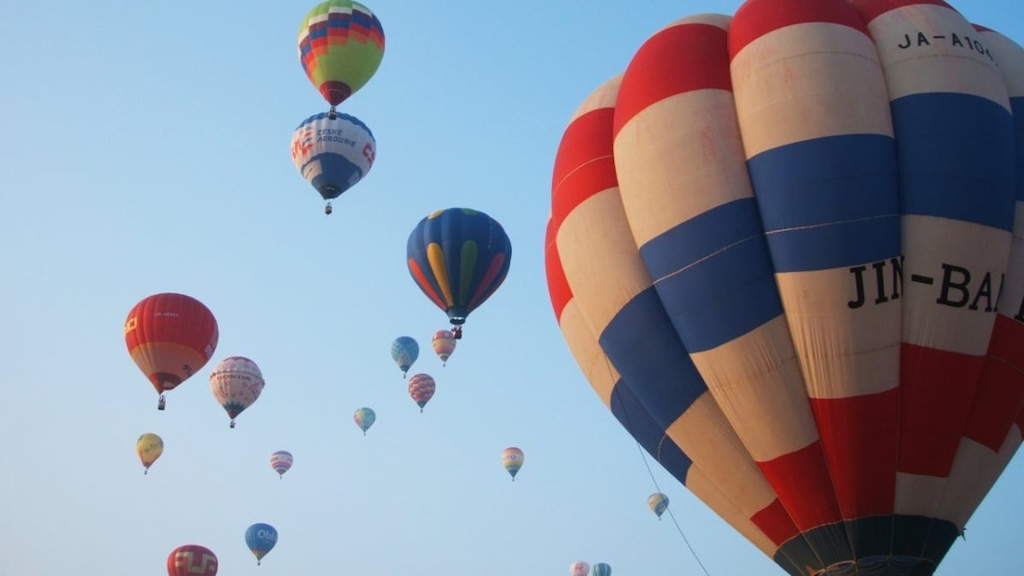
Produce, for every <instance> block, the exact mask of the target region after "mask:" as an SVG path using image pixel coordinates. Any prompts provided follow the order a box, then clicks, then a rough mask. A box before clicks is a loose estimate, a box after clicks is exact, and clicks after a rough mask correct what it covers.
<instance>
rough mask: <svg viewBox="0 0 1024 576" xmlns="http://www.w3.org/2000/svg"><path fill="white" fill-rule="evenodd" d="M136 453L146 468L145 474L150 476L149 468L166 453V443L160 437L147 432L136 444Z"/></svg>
mask: <svg viewBox="0 0 1024 576" xmlns="http://www.w3.org/2000/svg"><path fill="white" fill-rule="evenodd" d="M135 453H136V454H138V455H139V460H141V461H142V466H143V468H144V470H143V472H142V473H143V474H149V467H150V466H152V465H153V462H156V460H157V458H159V457H160V455H161V454H163V453H164V441H163V438H160V436H158V435H156V434H153V433H151V432H146V433H145V434H143V435H142V436H139V439H138V440H137V441H136V442H135Z"/></svg>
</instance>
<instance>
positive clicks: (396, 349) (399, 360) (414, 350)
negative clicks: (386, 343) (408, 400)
mask: <svg viewBox="0 0 1024 576" xmlns="http://www.w3.org/2000/svg"><path fill="white" fill-rule="evenodd" d="M419 357H420V345H419V343H417V342H416V339H415V338H413V337H411V336H399V337H398V338H395V341H394V342H392V343H391V359H392V360H394V361H395V364H398V369H399V370H401V371H402V377H403V378H404V377H405V375H406V373H407V372H408V371H409V368H411V367H412V365H413V364H414V363H415V362H416V359H417V358H419Z"/></svg>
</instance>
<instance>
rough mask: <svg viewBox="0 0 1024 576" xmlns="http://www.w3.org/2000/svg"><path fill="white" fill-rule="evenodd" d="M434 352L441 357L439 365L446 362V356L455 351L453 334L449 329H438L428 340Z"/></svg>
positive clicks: (443, 364)
mask: <svg viewBox="0 0 1024 576" xmlns="http://www.w3.org/2000/svg"><path fill="white" fill-rule="evenodd" d="M430 344H431V346H433V347H434V354H437V357H438V358H440V359H441V366H445V365H447V364H448V357H449V356H451V355H452V352H454V351H455V334H454V333H453V332H452V331H451V330H438V331H437V332H434V337H433V338H431V340H430Z"/></svg>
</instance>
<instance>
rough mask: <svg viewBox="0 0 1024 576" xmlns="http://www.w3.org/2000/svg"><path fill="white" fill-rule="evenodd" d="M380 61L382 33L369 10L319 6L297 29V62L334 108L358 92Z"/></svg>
mask: <svg viewBox="0 0 1024 576" xmlns="http://www.w3.org/2000/svg"><path fill="white" fill-rule="evenodd" d="M383 59H384V29H383V28H382V27H381V25H380V20H378V19H377V16H376V15H375V14H374V13H373V12H371V11H370V9H369V8H367V7H366V6H364V5H363V4H361V3H359V2H351V1H350V0H329V1H327V2H321V3H320V4H317V5H316V6H315V7H313V9H312V10H310V11H309V13H308V14H306V17H305V18H304V19H303V20H302V24H301V25H300V26H299V62H300V63H301V64H302V70H303V71H304V72H305V73H306V76H307V77H308V78H309V81H310V82H312V83H313V86H314V87H315V88H316V89H317V90H318V91H319V92H320V95H321V96H323V97H324V100H326V101H327V103H328V104H330V105H331V112H330V113H331V115H332V116H333V114H334V113H335V112H334V109H335V106H337V105H338V104H341V103H342V102H344V101H345V100H346V99H348V97H349V96H351V95H352V94H353V93H355V92H356V91H357V90H359V89H360V88H362V87H363V86H364V85H365V84H366V83H367V82H369V80H370V78H372V77H373V75H374V74H375V73H376V72H377V68H379V67H380V63H381V60H383Z"/></svg>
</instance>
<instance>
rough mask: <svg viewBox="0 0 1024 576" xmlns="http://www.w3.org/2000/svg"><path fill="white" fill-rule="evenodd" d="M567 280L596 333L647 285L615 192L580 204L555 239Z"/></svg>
mask: <svg viewBox="0 0 1024 576" xmlns="http://www.w3.org/2000/svg"><path fill="white" fill-rule="evenodd" d="M556 242H557V246H558V254H559V256H560V257H561V259H562V268H563V269H564V270H565V277H566V279H567V280H568V282H569V287H570V288H571V289H572V293H573V296H574V298H575V299H576V300H577V301H578V302H579V306H580V308H581V309H582V310H585V316H586V318H587V322H588V323H589V324H590V327H591V328H592V329H593V331H594V333H595V334H602V333H603V332H604V330H605V328H606V327H607V326H608V324H609V323H610V322H611V321H612V319H613V318H614V317H615V315H616V314H618V313H619V311H620V310H622V308H623V307H624V306H625V305H626V303H628V302H629V301H630V300H632V299H633V298H634V297H635V296H636V295H637V294H639V293H640V292H642V291H643V290H644V289H646V288H649V287H650V286H651V279H650V276H648V275H647V269H646V268H644V264H643V261H642V260H641V259H640V254H639V253H638V251H637V248H636V245H635V244H634V243H633V234H632V233H631V232H630V230H629V225H628V224H627V223H626V218H625V216H624V215H623V213H622V202H621V201H620V200H619V190H618V188H610V189H608V190H605V191H604V192H599V193H597V194H595V195H593V196H591V197H590V198H587V199H586V200H584V201H583V202H582V203H581V204H580V205H579V206H577V207H576V208H575V209H574V210H573V211H572V212H571V213H570V214H569V215H568V216H567V217H566V218H565V220H564V221H563V222H562V226H561V227H560V228H559V229H558V234H557V238H556Z"/></svg>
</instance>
